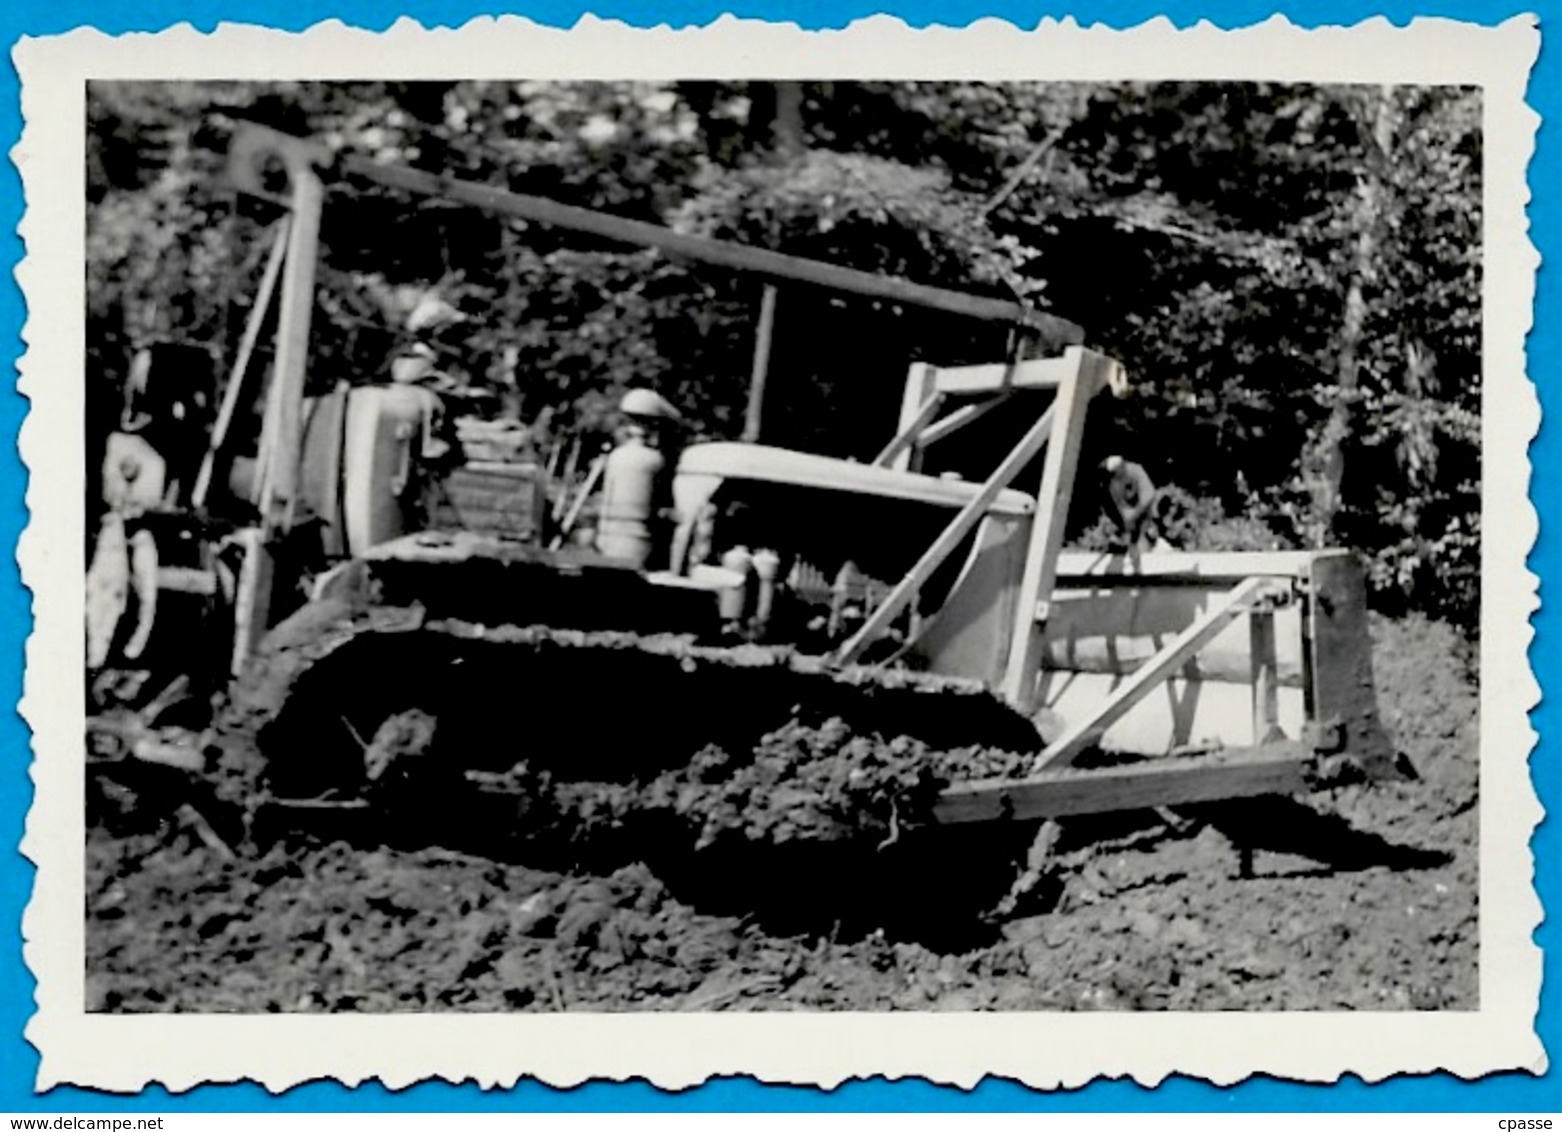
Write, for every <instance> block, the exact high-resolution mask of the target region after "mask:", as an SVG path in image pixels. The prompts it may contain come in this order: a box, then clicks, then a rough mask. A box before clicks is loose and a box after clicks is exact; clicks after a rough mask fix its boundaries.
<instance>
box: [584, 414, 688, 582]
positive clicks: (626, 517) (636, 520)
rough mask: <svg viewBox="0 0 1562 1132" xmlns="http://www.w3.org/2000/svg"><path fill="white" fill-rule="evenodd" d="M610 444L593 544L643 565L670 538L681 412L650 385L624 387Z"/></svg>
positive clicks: (658, 556) (662, 555)
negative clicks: (617, 422)
mask: <svg viewBox="0 0 1562 1132" xmlns="http://www.w3.org/2000/svg"><path fill="white" fill-rule="evenodd" d="M618 415H619V424H618V427H617V428H616V429H614V431H613V440H614V447H613V450H612V452H611V453H609V454H608V456H607V459H606V461H605V465H604V472H603V480H602V501H601V508H600V515H599V526H598V530H597V535H596V546H597V549H598V550H599V551H601V552H602V553H604V554H606V555H608V556H609V557H613V558H621V559H624V560H626V561H630V562H633V563H635V564H636V565H638V566H645V565H647V564H648V563H661V564H663V567H665V559H666V555H667V551H668V549H669V544H670V540H671V536H672V525H673V523H674V521H675V520H674V518H673V498H672V475H673V472H674V470H675V469H676V466H677V453H676V451H675V450H676V448H677V447H678V445H677V427H678V426H679V425H681V424H682V423H683V415H682V414H681V413H679V412H678V410H677V409H676V408H675V407H674V406H673V404H672V402H670V401H668V400H667V398H665V397H663V396H662V395H661V394H660V393H657V392H656V391H655V390H652V389H630V390H628V391H626V392H625V393H624V396H623V397H622V398H621V399H620V400H619V402H618Z"/></svg>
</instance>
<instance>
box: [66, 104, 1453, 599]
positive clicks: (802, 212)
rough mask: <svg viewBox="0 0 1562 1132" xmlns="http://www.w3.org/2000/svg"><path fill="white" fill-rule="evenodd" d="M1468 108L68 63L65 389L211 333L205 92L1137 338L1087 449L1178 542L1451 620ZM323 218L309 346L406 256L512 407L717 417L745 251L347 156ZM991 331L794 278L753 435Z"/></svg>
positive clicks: (442, 166)
mask: <svg viewBox="0 0 1562 1132" xmlns="http://www.w3.org/2000/svg"><path fill="white" fill-rule="evenodd" d="M1480 114H1481V106H1480V100H1479V94H1478V92H1476V91H1474V90H1467V89H1460V88H1444V87H1439V88H1429V87H1427V88H1419V87H1418V88H1375V87H1374V88H1368V87H1312V86H1296V85H1283V86H1282V85H1270V84H1220V83H1159V84H1111V85H1107V84H1088V85H1087V84H1064V83H1056V84H1023V85H991V84H975V83H890V82H884V83H869V82H850V83H847V82H835V83H808V84H793V83H781V84H764V83H611V84H604V83H562V84H560V83H529V82H519V83H493V82H482V83H478V82H452V83H420V84H399V83H354V84H300V83H277V84H269V85H257V84H225V83H201V84H174V85H151V84H131V83H112V84H107V83H105V84H95V85H94V86H93V87H92V88H91V90H90V97H89V118H90V122H89V133H88V149H87V160H88V188H89V231H88V263H87V274H88V284H89V286H88V304H89V309H88V312H87V314H88V353H89V360H90V362H91V365H92V371H93V372H92V373H91V374H89V382H90V385H89V388H90V390H91V396H90V398H89V403H90V404H91V405H93V407H94V409H95V410H96V411H98V412H100V413H105V412H106V413H108V414H109V415H111V414H112V412H113V411H115V410H116V409H117V405H118V397H119V394H118V382H119V380H120V377H121V374H122V372H123V369H124V359H125V357H126V354H127V351H128V349H129V347H130V346H131V345H132V344H133V343H135V342H138V341H143V340H147V339H156V338H172V339H175V340H181V341H185V342H193V343H197V344H200V345H201V346H203V347H204V348H206V349H207V351H208V352H209V354H210V356H211V357H212V360H213V364H214V368H216V367H220V365H221V364H223V363H226V362H228V361H229V360H231V357H232V355H233V352H234V349H235V347H236V343H237V340H238V336H239V333H240V331H241V329H242V326H243V323H244V316H245V314H246V313H247V309H248V304H249V303H250V302H252V301H253V293H254V290H255V283H256V280H257V279H258V276H259V273H260V269H261V264H262V262H263V260H264V256H265V240H264V233H265V230H266V228H267V226H268V225H269V224H270V223H271V221H272V220H273V219H274V212H273V211H272V210H270V209H269V207H268V206H266V205H265V204H263V203H257V202H254V201H246V200H242V199H240V198H238V197H237V196H236V195H235V194H233V193H232V192H231V191H230V190H229V189H227V188H226V187H225V185H224V182H223V180H222V177H221V176H220V173H221V168H222V164H223V151H224V149H225V146H226V143H227V138H228V137H229V136H230V135H231V131H232V129H233V126H234V124H235V123H236V122H238V121H240V120H245V119H248V120H255V121H261V122H264V123H267V124H270V125H273V126H277V127H279V128H282V129H286V130H290V131H292V132H296V133H307V134H311V135H315V136H320V137H323V138H325V139H326V140H328V141H329V142H330V143H331V144H332V145H334V146H337V147H340V148H342V149H346V150H349V151H352V152H357V153H361V154H365V155H368V156H371V157H376V158H380V159H385V160H396V161H402V162H407V163H409V164H412V165H416V166H420V167H424V168H429V169H434V170H438V171H441V172H448V173H450V174H451V175H454V176H459V177H463V178H467V179H472V180H478V181H485V182H490V183H494V184H499V185H504V186H507V187H510V188H513V189H516V190H519V191H526V192H532V193H537V194H541V195H545V196H550V197H554V198H557V199H559V200H563V201H565V202H567V203H571V204H577V205H583V206H586V207H591V208H598V209H603V210H607V211H609V212H612V213H615V214H617V215H622V216H628V217H633V218H637V219H643V220H652V221H656V222H659V223H664V224H668V225H671V226H673V227H675V228H678V229H680V230H684V231H689V232H694V233H699V234H706V235H713V236H720V237H724V238H730V239H737V240H742V241H745V242H749V243H753V244H757V245H761V246H765V247H770V248H775V249H778V250H782V251H786V252H791V253H794V254H799V255H806V256H813V257H817V258H822V259H827V260H830V261H833V262H837V263H842V264H847V265H850V266H854V267H858V268H862V269H865V270H871V271H878V272H885V273H890V274H896V275H903V276H906V277H908V278H912V279H915V280H917V281H920V282H926V283H936V284H940V285H944V286H949V287H956V288H960V289H964V290H970V291H974V292H978V293H984V294H991V295H997V296H1006V297H1012V296H1016V295H1018V296H1022V297H1024V298H1026V299H1028V300H1029V301H1031V302H1033V303H1035V304H1036V305H1038V306H1040V307H1043V308H1050V309H1052V310H1053V311H1055V312H1056V313H1059V314H1061V315H1064V316H1066V317H1068V318H1071V319H1073V320H1075V321H1077V322H1079V323H1081V324H1083V325H1084V326H1085V327H1086V328H1087V331H1088V336H1089V340H1090V342H1091V344H1092V345H1094V346H1097V347H1099V348H1101V349H1104V350H1106V351H1108V352H1110V353H1112V354H1114V355H1115V356H1117V357H1119V358H1120V359H1122V360H1123V361H1124V362H1125V364H1126V365H1127V366H1128V367H1129V369H1130V371H1131V373H1132V375H1133V379H1134V383H1135V392H1134V395H1133V396H1132V397H1130V398H1129V399H1127V400H1126V401H1122V402H1117V403H1114V404H1112V405H1110V406H1104V407H1103V409H1102V411H1101V416H1102V417H1104V418H1105V424H1101V425H1099V426H1098V427H1095V428H1093V429H1092V431H1091V441H1090V443H1091V445H1092V447H1091V449H1090V450H1089V451H1088V452H1087V459H1093V458H1098V457H1099V456H1100V455H1104V454H1105V452H1106V451H1107V450H1118V451H1122V452H1125V453H1127V454H1129V455H1132V456H1134V457H1135V458H1136V459H1138V460H1139V461H1140V462H1141V463H1143V464H1145V465H1146V467H1148V468H1149V469H1150V470H1151V472H1152V474H1153V475H1155V476H1156V478H1157V479H1158V480H1160V481H1163V482H1167V483H1170V484H1173V485H1175V488H1176V491H1177V493H1178V496H1179V498H1180V499H1182V500H1183V503H1184V507H1183V514H1184V516H1185V519H1186V521H1185V530H1184V532H1183V533H1184V536H1185V537H1186V538H1187V539H1189V540H1191V541H1193V542H1195V543H1203V544H1207V545H1212V546H1221V547H1230V546H1232V545H1275V546H1283V545H1320V544H1325V543H1344V544H1346V545H1351V546H1355V547H1357V548H1358V549H1360V550H1362V551H1363V552H1364V553H1365V554H1366V555H1367V557H1368V559H1369V560H1370V562H1371V563H1372V570H1373V573H1372V577H1373V581H1374V583H1375V588H1376V591H1377V593H1378V595H1379V598H1380V600H1381V601H1382V602H1383V603H1384V604H1388V605H1395V604H1399V605H1414V606H1418V607H1421V608H1425V609H1431V610H1434V611H1439V612H1443V613H1446V614H1451V615H1456V616H1459V617H1461V618H1463V619H1466V620H1472V619H1473V615H1474V612H1475V608H1476V600H1477V593H1478V591H1477V581H1478V567H1479V536H1480V526H1479V520H1480V515H1479V481H1480V446H1479V444H1480V440H1479V422H1480V415H1479V414H1480V395H1481V350H1480V254H1481V121H1480ZM324 241H325V251H324V256H323V264H322V271H321V279H320V284H321V286H320V291H321V293H320V300H319V308H318V310H319V317H317V320H316V331H315V338H314V355H315V361H314V365H313V374H314V376H315V378H316V379H317V380H322V381H327V380H339V379H344V378H345V379H348V380H355V381H356V380H364V381H367V380H377V379H379V378H381V377H382V376H383V375H384V372H385V368H386V366H387V365H388V362H389V360H390V358H391V357H393V356H394V354H395V353H396V351H397V350H398V349H400V348H402V347H403V346H405V344H406V341H407V330H406V311H407V308H408V304H409V303H410V302H415V301H416V298H417V297H418V296H420V295H426V294H429V293H435V294H438V295H439V296H440V297H442V298H443V299H444V300H445V301H447V302H449V303H451V304H453V305H454V306H455V307H456V308H458V309H459V310H460V311H461V312H462V313H463V314H464V315H465V316H466V317H465V318H464V319H462V320H460V321H457V322H454V323H451V324H449V325H447V326H446V327H444V328H443V329H442V330H440V331H439V332H438V335H437V337H436V338H435V339H434V340H433V342H432V344H433V345H434V346H435V347H436V349H437V350H438V351H439V353H440V359H441V364H442V366H443V368H444V369H445V370H446V371H448V372H449V373H451V374H452V375H453V376H454V377H455V378H456V379H457V380H458V381H459V382H461V383H462V384H464V385H466V386H468V387H469V388H472V389H481V390H492V391H497V392H499V393H501V394H503V396H504V399H505V403H507V404H508V405H509V406H510V407H511V408H512V409H513V410H515V411H519V412H520V413H522V414H523V415H525V416H528V417H530V416H533V415H535V414H537V413H538V412H540V411H541V410H543V409H544V408H549V407H551V408H553V409H554V410H555V411H556V412H557V414H558V417H559V419H561V420H562V421H564V422H565V423H566V424H568V425H570V426H573V427H581V428H596V427H600V426H601V424H602V422H603V418H604V415H605V411H606V409H607V407H608V406H609V405H611V403H612V401H613V399H614V398H615V397H616V395H617V393H618V392H619V391H621V390H622V389H623V388H624V387H626V386H627V385H629V384H632V383H650V384H654V385H656V386H658V387H660V388H661V389H662V390H663V391H664V392H666V393H667V394H668V395H669V396H671V397H673V398H674V399H675V400H677V401H678V402H679V403H680V404H681V405H683V406H684V407H685V408H686V409H687V410H688V411H689V412H690V414H691V415H692V416H693V418H694V419H695V420H696V421H697V422H698V423H699V425H700V427H701V428H702V429H704V430H705V431H707V432H708V433H710V434H712V435H726V436H735V435H736V434H737V432H738V430H739V428H740V427H741V422H742V418H743V405H744V401H745V397H746V391H747V373H748V368H749V358H750V352H751V350H752V337H753V327H754V318H755V311H756V309H757V306H758V297H759V283H758V282H757V281H756V280H754V279H752V278H748V277H744V276H741V275H737V274H734V273H730V272H724V271H717V270H714V269H711V268H708V267H700V266H697V265H692V264H687V263H683V262H679V261H676V260H674V259H670V258H668V257H665V256H661V255H658V254H655V253H652V252H648V251H644V250H638V249H626V248H624V247H620V246H615V245H609V244H605V243H601V242H596V241H592V240H587V239H584V238H581V237H579V236H573V235H570V234H568V233H562V232H558V231H553V230H549V229H546V228H543V227H540V226H537V225H525V224H521V223H518V222H513V221H501V220H499V219H496V218H494V217H491V216H487V215H484V214H480V213H476V212H473V211H471V210H467V209H459V208H453V207H448V206H443V205H440V204H439V203H437V202H429V201H421V202H420V201H412V200H410V199H406V198H402V197H398V196H397V195H396V194H394V193H391V192H389V191H387V190H383V189H378V188H374V187H371V186H367V185H363V184H356V183H351V182H348V183H342V184H338V185H336V186H334V187H333V190H332V195H331V197H330V203H329V205H328V208H327V214H326V217H325V224H324ZM1012 340H1013V332H1012V328H1008V327H1000V326H994V325H991V324H980V323H973V322H970V321H968V320H963V319H960V318H955V317H949V316H941V315H932V314H929V313H927V312H925V311H918V310H910V309H904V310H903V309H898V308H895V307H893V306H890V305H886V304H882V303H875V302H873V301H870V300H865V299H858V298H842V297H840V296H834V295H829V294H824V293H820V292H814V291H810V290H809V289H807V288H802V287H786V288H783V291H782V295H781V300H780V304H779V315H778V321H777V341H776V349H775V353H774V360H773V365H772V386H771V387H772V389H773V390H774V393H773V396H772V397H771V399H770V401H769V403H767V415H766V439H767V440H773V441H775V442H777V443H789V444H796V445H799V446H806V447H810V448H814V449H818V450H822V451H830V452H836V453H840V454H846V455H854V456H859V457H866V456H869V455H871V454H872V453H873V451H875V450H876V449H877V448H878V447H879V446H880V445H881V444H882V442H883V440H884V439H885V438H886V437H887V435H888V433H889V431H890V430H891V428H892V427H893V423H894V418H895V414H896V412H897V409H898V404H899V391H900V385H901V383H902V381H903V378H904V373H905V367H906V365H907V363H908V362H909V361H910V360H912V359H915V358H922V359H926V360H930V361H934V362H941V363H955V362H961V361H972V360H994V359H997V358H1000V357H1002V356H1004V355H1005V353H1006V352H1007V351H1008V350H1010V349H1011V347H1012ZM997 416H999V415H998V414H994V418H996V417H997ZM991 427H992V428H993V429H994V430H998V431H1001V429H1002V428H1003V427H1006V426H1005V425H1003V424H1000V423H994V424H993V425H992V426H991ZM984 439H989V440H990V439H992V437H988V438H983V437H980V436H978V437H977V443H978V444H981V443H982V442H983V440H984ZM948 459H949V460H951V461H952V462H953V463H954V464H955V465H957V466H958V464H959V462H960V460H961V459H962V455H961V450H960V449H959V448H958V447H956V448H952V449H951V453H950V455H949V456H948ZM1089 503H1090V498H1089V494H1088V492H1086V493H1082V495H1081V505H1080V506H1079V507H1076V509H1075V511H1076V513H1075V516H1074V522H1075V525H1076V527H1077V528H1079V529H1080V531H1081V532H1082V535H1083V534H1084V531H1085V529H1086V528H1088V527H1089V526H1090V524H1091V523H1092V522H1093V521H1094V519H1095V517H1096V516H1095V512H1094V509H1093V507H1092V506H1090V505H1089ZM1084 537H1088V535H1084Z"/></svg>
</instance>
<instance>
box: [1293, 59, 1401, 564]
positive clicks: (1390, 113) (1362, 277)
mask: <svg viewBox="0 0 1562 1132" xmlns="http://www.w3.org/2000/svg"><path fill="white" fill-rule="evenodd" d="M1368 100H1369V101H1368V108H1369V113H1370V114H1371V117H1372V135H1371V137H1370V138H1368V139H1365V141H1366V145H1367V146H1368V147H1369V152H1368V153H1367V154H1366V155H1365V159H1364V161H1363V168H1362V171H1361V174H1360V176H1359V177H1358V178H1357V181H1356V207H1355V209H1354V210H1353V211H1354V220H1355V228H1356V247H1355V250H1354V252H1353V254H1352V256H1351V276H1350V283H1349V285H1348V286H1347V287H1346V290H1345V311H1344V315H1343V318H1342V319H1341V324H1340V345H1339V357H1338V359H1337V362H1336V366H1335V386H1334V392H1335V400H1334V404H1333V406H1332V407H1331V408H1330V410H1329V418H1328V420H1327V421H1326V422H1325V423H1324V426H1323V429H1322V430H1321V431H1320V432H1319V434H1318V435H1317V436H1316V437H1315V438H1314V439H1313V441H1312V443H1311V445H1310V446H1309V448H1308V451H1307V452H1306V453H1305V454H1304V457H1303V475H1304V477H1305V479H1306V481H1307V484H1308V487H1309V489H1310V491H1311V494H1312V514H1311V516H1310V529H1309V530H1308V532H1307V537H1308V542H1309V543H1310V544H1311V545H1313V546H1326V545H1328V544H1330V543H1333V542H1336V541H1338V540H1337V531H1336V526H1337V524H1338V521H1339V515H1340V511H1341V505H1342V493H1343V488H1344V484H1345V454H1346V447H1347V445H1348V442H1349V440H1350V438H1351V435H1352V433H1353V432H1354V431H1355V423H1356V413H1355V401H1356V395H1357V393H1358V391H1359V390H1360V387H1361V351H1362V345H1363V341H1362V340H1363V337H1364V333H1365V330H1366V324H1367V299H1366V289H1367V287H1368V285H1369V284H1370V283H1371V282H1372V279H1373V277H1374V275H1375V274H1376V261H1377V256H1378V243H1379V235H1380V228H1381V220H1382V214H1383V194H1384V192H1385V188H1386V187H1385V185H1384V179H1383V176H1382V172H1381V171H1382V170H1383V168H1384V166H1385V165H1386V163H1387V162H1388V161H1389V160H1390V159H1391V156H1390V155H1391V154H1392V153H1393V147H1394V135H1395V132H1396V129H1397V126H1398V112H1397V109H1396V107H1395V105H1394V94H1393V91H1392V89H1391V88H1388V87H1384V88H1382V89H1380V90H1379V91H1377V92H1376V94H1375V95H1369V96H1368Z"/></svg>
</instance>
